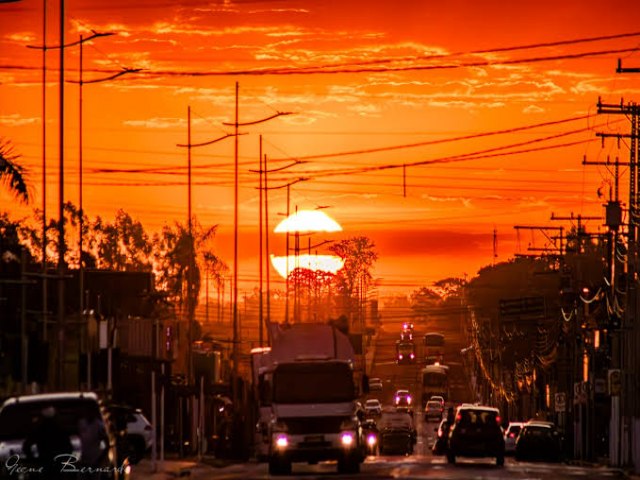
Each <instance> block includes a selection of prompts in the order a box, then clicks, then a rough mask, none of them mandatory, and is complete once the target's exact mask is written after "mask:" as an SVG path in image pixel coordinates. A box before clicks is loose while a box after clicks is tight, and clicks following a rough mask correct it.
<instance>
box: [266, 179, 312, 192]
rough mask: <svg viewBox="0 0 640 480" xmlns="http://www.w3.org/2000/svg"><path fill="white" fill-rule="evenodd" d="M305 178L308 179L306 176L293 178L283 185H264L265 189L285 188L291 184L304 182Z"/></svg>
mask: <svg viewBox="0 0 640 480" xmlns="http://www.w3.org/2000/svg"><path fill="white" fill-rule="evenodd" d="M307 180H309V178H308V177H300V178H297V179H296V180H294V181H293V182H289V183H287V184H285V185H278V186H277V187H266V188H265V190H279V189H281V188H287V187H290V186H291V185H295V184H296V183H300V182H306V181H307Z"/></svg>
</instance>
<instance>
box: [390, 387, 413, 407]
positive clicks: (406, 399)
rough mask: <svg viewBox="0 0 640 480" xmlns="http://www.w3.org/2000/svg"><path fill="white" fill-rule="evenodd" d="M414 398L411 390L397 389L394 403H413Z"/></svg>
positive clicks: (396, 404)
mask: <svg viewBox="0 0 640 480" xmlns="http://www.w3.org/2000/svg"><path fill="white" fill-rule="evenodd" d="M412 401H413V398H411V394H410V393H409V390H404V389H400V390H396V393H395V395H394V396H393V403H394V404H395V406H396V407H397V406H398V405H411V402H412Z"/></svg>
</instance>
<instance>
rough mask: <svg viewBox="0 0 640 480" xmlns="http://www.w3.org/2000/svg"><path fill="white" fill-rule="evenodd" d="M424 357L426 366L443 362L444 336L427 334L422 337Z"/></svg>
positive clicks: (435, 333)
mask: <svg viewBox="0 0 640 480" xmlns="http://www.w3.org/2000/svg"><path fill="white" fill-rule="evenodd" d="M424 357H425V363H426V364H427V365H433V364H441V363H443V362H444V335H443V334H441V333H437V332H429V333H426V334H425V335H424Z"/></svg>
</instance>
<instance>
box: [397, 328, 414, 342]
mask: <svg viewBox="0 0 640 480" xmlns="http://www.w3.org/2000/svg"><path fill="white" fill-rule="evenodd" d="M400 340H413V330H402V331H401V332H400Z"/></svg>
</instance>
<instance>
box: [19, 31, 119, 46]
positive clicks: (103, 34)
mask: <svg viewBox="0 0 640 480" xmlns="http://www.w3.org/2000/svg"><path fill="white" fill-rule="evenodd" d="M91 31H92V32H93V33H92V34H91V35H89V36H88V37H86V38H82V39H81V40H76V41H75V42H71V43H65V44H63V45H52V46H47V45H27V48H33V49H36V50H56V49H57V50H59V49H61V48H69V47H75V46H76V45H80V44H82V43H86V42H88V41H90V40H93V39H94V38H99V37H110V36H112V35H115V33H114V32H96V31H95V30H91Z"/></svg>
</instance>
